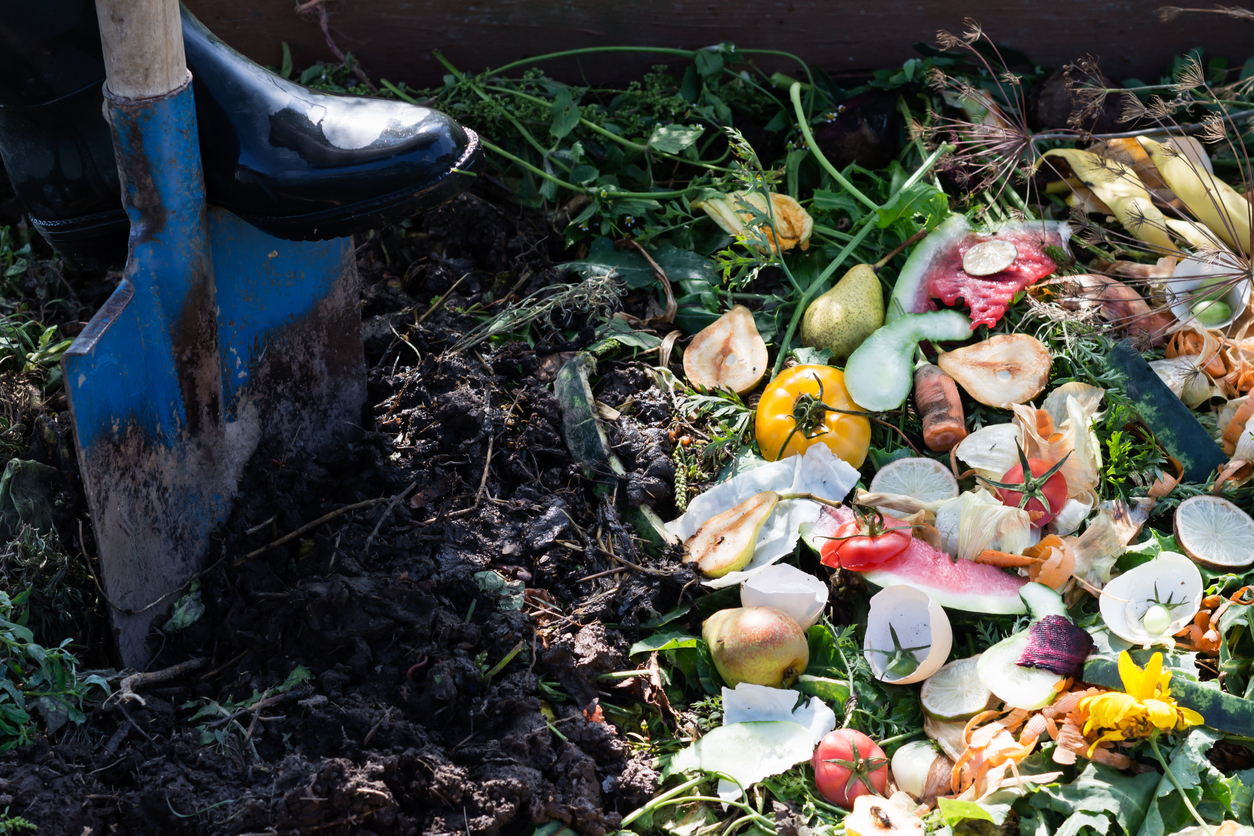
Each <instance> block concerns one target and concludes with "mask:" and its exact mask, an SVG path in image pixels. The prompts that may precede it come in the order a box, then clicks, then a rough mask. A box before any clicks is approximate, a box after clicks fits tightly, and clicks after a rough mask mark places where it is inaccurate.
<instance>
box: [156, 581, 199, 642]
mask: <svg viewBox="0 0 1254 836" xmlns="http://www.w3.org/2000/svg"><path fill="white" fill-rule="evenodd" d="M204 614H205V604H204V602H203V601H201V599H200V581H193V582H192V585H191V586H190V587H188V589H187V593H186V594H184V595H183V596H182V597H180V598H179V599H178V601H176V602H175V604H174V612H173V613H172V614H171V615H170V620H169V621H167V622H166V623H165V627H163V628H162V629H163V630H164V631H165V632H167V633H177V632H178V631H179V630H183V629H186V628H188V627H190V626H191V625H193V624H195V623H196V620H197V619H199V618H200V617H201V616H202V615H204Z"/></svg>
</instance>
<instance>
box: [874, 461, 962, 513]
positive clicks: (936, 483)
mask: <svg viewBox="0 0 1254 836" xmlns="http://www.w3.org/2000/svg"><path fill="white" fill-rule="evenodd" d="M871 493H891V494H897V495H898V496H912V497H914V498H915V499H918V500H920V501H922V502H943V501H944V500H946V499H953V498H954V497H956V496H957V495H958V480H957V479H955V478H954V475H953V474H952V473H950V472H949V468H948V467H946V466H945V465H943V464H941V463H940V462H938V461H936V460H935V459H929V458H923V457H920V458H909V459H897V461H894V462H889V463H888V464H886V465H884V466H883V467H881V468H880V472H879V473H876V474H875V478H874V479H872V480H871Z"/></svg>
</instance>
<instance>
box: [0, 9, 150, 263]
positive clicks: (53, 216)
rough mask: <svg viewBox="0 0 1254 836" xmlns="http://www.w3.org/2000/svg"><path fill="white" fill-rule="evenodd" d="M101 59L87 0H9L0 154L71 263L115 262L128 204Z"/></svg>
mask: <svg viewBox="0 0 1254 836" xmlns="http://www.w3.org/2000/svg"><path fill="white" fill-rule="evenodd" d="M103 81H104V63H103V61H102V59H101V52H100V31H99V29H98V28H97V26H96V6H95V3H93V2H91V0H87V2H83V0H70V2H66V1H65V0H49V1H48V2H42V0H41V2H38V3H9V4H6V8H5V9H4V11H3V12H0V156H3V158H4V168H5V172H6V173H7V174H8V176H9V182H10V183H12V184H13V190H14V192H16V194H17V196H18V198H19V199H20V200H21V201H22V204H23V205H24V206H25V207H26V211H27V214H28V215H29V217H30V220H31V224H32V225H33V226H34V227H35V229H36V230H38V231H39V233H40V234H41V235H42V236H43V237H44V238H45V239H46V240H47V241H48V243H49V244H51V245H52V246H53V248H54V249H56V250H57V251H59V252H61V253H62V254H64V255H65V256H66V257H68V258H70V259H71V260H73V261H78V262H80V263H82V262H86V261H90V260H93V259H102V260H104V261H107V262H119V261H122V260H123V259H125V257H126V236H127V233H128V231H129V230H130V226H131V225H130V221H129V220H127V217H126V213H125V212H123V211H122V201H121V198H120V197H119V195H120V193H121V189H120V186H119V184H118V169H117V163H116V162H115V160H114V156H113V141H112V139H110V137H109V126H108V125H107V124H106V123H105V121H104V117H103V115H102V114H101V109H100V107H101V92H100V85H101V84H102V83H103Z"/></svg>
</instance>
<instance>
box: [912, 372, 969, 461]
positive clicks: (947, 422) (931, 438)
mask: <svg viewBox="0 0 1254 836" xmlns="http://www.w3.org/2000/svg"><path fill="white" fill-rule="evenodd" d="M914 403H915V406H916V407H918V410H919V418H920V419H921V420H922V422H923V443H924V444H926V445H927V448H928V449H929V450H932V451H933V452H936V453H947V452H949V451H950V450H952V449H953V448H954V446H955V445H956V444H957V443H958V442H960V441H962V439H964V438H966V437H967V425H966V420H965V419H964V417H963V412H962V398H961V397H960V396H959V394H958V384H956V383H954V379H953V378H952V377H950V376H949V375H947V374H945V373H944V372H943V371H941V369H940V367H939V366H936V365H933V364H931V363H927V364H924V365H921V366H919V367H918V368H917V369H915V372H914Z"/></svg>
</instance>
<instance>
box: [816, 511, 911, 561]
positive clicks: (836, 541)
mask: <svg viewBox="0 0 1254 836" xmlns="http://www.w3.org/2000/svg"><path fill="white" fill-rule="evenodd" d="M910 539H911V536H910V532H909V530H903V531H885V532H883V533H882V534H869V533H867V532H866V530H865V528H863V527H861V526H859V524H858V521H857V520H850V521H849V522H847V523H845V524H844V525H842V526H841V527H840V528H838V529H836V536H835V538H833V539H831V540H829V541H827V542H826V543H824V544H823V548H822V549H821V550H820V551H819V560H820V561H821V562H822V563H823V565H824V566H831V567H833V568H835V567H839V568H841V569H850V570H852V571H854V572H866V571H868V570H870V569H874V568H875V567H876V566H879V565H880V564H881V563H886V562H888V561H889V560H892V559H893V558H894V557H896V556H897V555H899V554H901V553H902V552H904V551H905V550H906V549H907V548H908V547H909V546H910Z"/></svg>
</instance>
